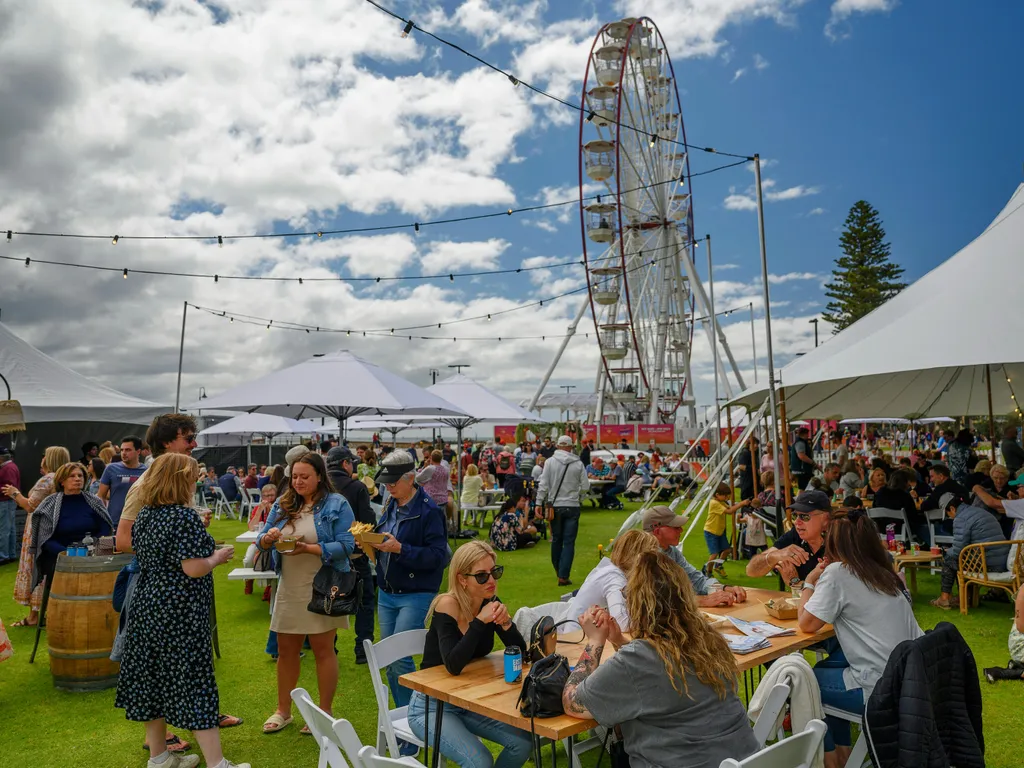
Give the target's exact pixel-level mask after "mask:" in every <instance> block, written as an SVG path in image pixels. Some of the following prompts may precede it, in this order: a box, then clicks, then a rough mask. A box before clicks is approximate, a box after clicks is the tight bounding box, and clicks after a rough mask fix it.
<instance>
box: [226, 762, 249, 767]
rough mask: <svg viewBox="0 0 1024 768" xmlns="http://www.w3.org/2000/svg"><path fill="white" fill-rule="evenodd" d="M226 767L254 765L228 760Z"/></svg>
mask: <svg viewBox="0 0 1024 768" xmlns="http://www.w3.org/2000/svg"><path fill="white" fill-rule="evenodd" d="M224 768H252V766H251V765H249V764H248V763H232V762H231V761H230V760H228V761H227V764H226V765H225V766H224Z"/></svg>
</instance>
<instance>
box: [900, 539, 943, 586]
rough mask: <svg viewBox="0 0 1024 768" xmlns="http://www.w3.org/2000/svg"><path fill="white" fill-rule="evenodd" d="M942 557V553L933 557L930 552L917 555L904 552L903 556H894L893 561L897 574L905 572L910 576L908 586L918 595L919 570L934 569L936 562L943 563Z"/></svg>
mask: <svg viewBox="0 0 1024 768" xmlns="http://www.w3.org/2000/svg"><path fill="white" fill-rule="evenodd" d="M942 557H943V555H942V554H941V553H940V554H938V555H933V554H932V553H931V552H930V551H929V550H925V551H923V552H920V553H919V554H916V555H915V554H914V553H913V552H904V553H903V554H902V555H896V554H894V555H893V557H892V560H893V567H894V568H895V569H896V573H899V572H900V571H901V570H905V571H907V573H908V574H909V575H910V580H909V581H910V583H909V584H908V585H907V586H909V587H910V592H911V594H914V595H916V594H917V571H918V569H920V568H923V567H927V568H932V567H934V565H935V562H936V561H940V562H941V560H942Z"/></svg>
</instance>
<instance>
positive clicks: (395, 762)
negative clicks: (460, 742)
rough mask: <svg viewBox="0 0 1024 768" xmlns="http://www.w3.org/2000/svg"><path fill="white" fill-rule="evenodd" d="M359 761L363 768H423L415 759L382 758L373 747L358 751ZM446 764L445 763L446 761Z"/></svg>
mask: <svg viewBox="0 0 1024 768" xmlns="http://www.w3.org/2000/svg"><path fill="white" fill-rule="evenodd" d="M359 760H360V762H362V764H363V768H394V767H395V766H406V765H411V766H419V768H425V767H424V765H423V763H421V762H420V761H419V760H417V759H416V758H415V757H400V758H398V759H395V758H391V757H382V756H381V755H379V754H377V750H376V749H374V748H373V747H363V748H362V749H361V750H359ZM446 762H447V761H446Z"/></svg>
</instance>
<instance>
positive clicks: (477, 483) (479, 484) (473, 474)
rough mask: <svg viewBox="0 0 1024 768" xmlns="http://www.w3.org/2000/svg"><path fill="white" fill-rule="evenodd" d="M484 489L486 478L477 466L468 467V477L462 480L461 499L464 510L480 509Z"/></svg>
mask: <svg viewBox="0 0 1024 768" xmlns="http://www.w3.org/2000/svg"><path fill="white" fill-rule="evenodd" d="M483 487H484V478H483V476H481V474H480V468H479V467H478V466H477V465H476V464H470V465H469V466H468V467H466V476H465V477H464V478H462V496H461V497H460V498H459V501H460V503H461V504H462V508H463V509H465V508H466V507H479V506H480V491H481V490H482V489H483Z"/></svg>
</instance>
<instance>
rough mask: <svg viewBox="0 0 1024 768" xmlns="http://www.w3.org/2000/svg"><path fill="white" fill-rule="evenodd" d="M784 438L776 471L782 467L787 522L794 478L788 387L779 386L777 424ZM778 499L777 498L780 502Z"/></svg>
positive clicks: (776, 463)
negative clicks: (790, 472) (788, 417)
mask: <svg viewBox="0 0 1024 768" xmlns="http://www.w3.org/2000/svg"><path fill="white" fill-rule="evenodd" d="M777 427H778V430H779V436H780V438H781V440H782V448H781V450H780V451H779V453H780V455H779V456H776V457H775V468H776V471H778V469H779V468H780V467H781V468H782V472H781V474H782V478H783V483H782V491H783V497H784V498H785V501H786V522H790V523H791V522H792V518H793V514H792V513H791V512H790V511H789V505H790V504H792V503H793V480H792V478H791V477H790V476H789V422H788V421H787V420H786V388H785V387H779V423H778V425H777ZM778 501H779V500H778V499H776V500H775V502H776V503H778Z"/></svg>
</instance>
